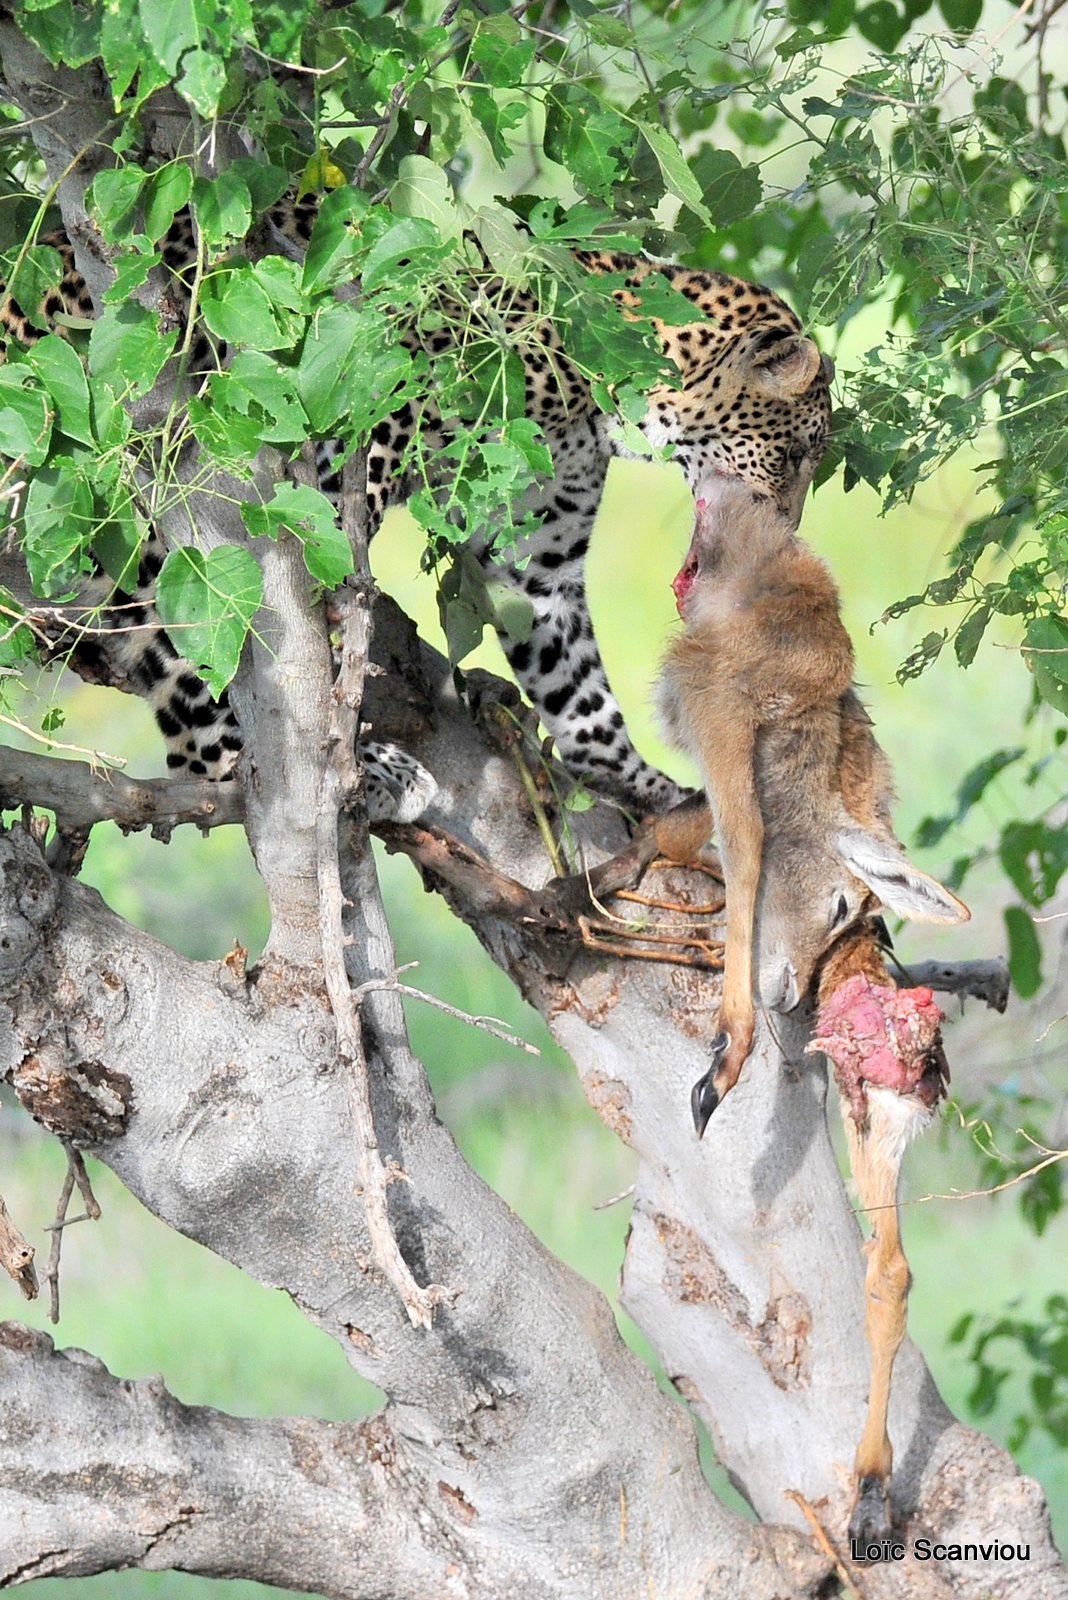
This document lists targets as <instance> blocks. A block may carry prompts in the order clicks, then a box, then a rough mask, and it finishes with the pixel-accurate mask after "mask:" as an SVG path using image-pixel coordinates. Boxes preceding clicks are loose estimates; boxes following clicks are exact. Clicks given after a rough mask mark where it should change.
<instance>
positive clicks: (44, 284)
mask: <svg viewBox="0 0 1068 1600" xmlns="http://www.w3.org/2000/svg"><path fill="white" fill-rule="evenodd" d="M63 271H64V268H63V261H62V258H61V256H60V254H59V251H58V250H53V249H52V248H51V246H49V245H43V244H35V245H31V246H30V248H29V249H28V250H23V251H21V252H20V253H19V255H18V256H17V258H16V262H15V267H14V271H13V272H12V273H11V275H10V277H9V279H8V282H7V293H8V294H9V295H10V296H11V298H12V300H15V301H17V302H18V305H19V308H20V309H21V311H22V312H23V314H24V315H25V316H26V317H27V318H28V319H29V321H30V322H32V323H33V324H34V326H35V327H37V328H47V327H48V325H49V322H48V316H47V314H46V313H45V312H44V310H43V309H42V305H41V303H42V301H43V300H44V299H45V298H46V296H47V295H48V293H49V291H51V290H55V289H57V288H58V286H59V282H60V279H61V278H62V277H63Z"/></svg>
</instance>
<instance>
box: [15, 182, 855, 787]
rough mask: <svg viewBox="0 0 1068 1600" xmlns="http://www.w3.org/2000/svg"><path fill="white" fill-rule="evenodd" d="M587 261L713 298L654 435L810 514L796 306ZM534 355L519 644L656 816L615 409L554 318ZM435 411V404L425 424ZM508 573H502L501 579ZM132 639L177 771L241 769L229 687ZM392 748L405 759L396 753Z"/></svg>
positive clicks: (690, 338) (524, 313)
mask: <svg viewBox="0 0 1068 1600" xmlns="http://www.w3.org/2000/svg"><path fill="white" fill-rule="evenodd" d="M315 215H316V206H315V204H314V203H313V202H310V201H305V202H300V201H296V202H294V201H292V200H289V201H284V202H281V203H280V204H279V205H278V206H276V207H274V208H273V209H272V211H271V213H270V214H269V218H268V221H269V223H270V225H271V228H272V230H273V233H274V234H275V236H276V241H277V246H278V248H279V249H280V250H282V251H285V252H287V253H296V252H299V251H300V249H301V248H302V247H303V244H304V243H305V242H306V241H307V239H308V237H309V236H310V233H311V229H312V226H313V224H314V220H315ZM48 242H49V243H55V244H56V245H57V247H58V248H59V249H60V250H61V253H62V254H63V258H64V263H65V267H66V272H65V276H64V279H63V283H62V285H61V286H60V288H59V290H58V291H56V292H55V294H54V295H50V296H49V298H48V299H47V300H46V302H45V304H44V306H43V310H44V311H45V312H46V314H47V315H48V316H50V317H51V316H52V315H54V314H55V313H56V312H57V311H58V310H60V309H67V310H73V311H75V312H76V313H77V314H79V315H86V314H91V310H92V308H91V304H90V302H89V296H88V292H87V290H86V286H85V284H84V281H83V280H82V279H81V277H80V275H79V274H78V272H77V270H76V267H75V265H74V262H73V253H72V252H71V250H70V246H69V245H68V244H67V242H66V241H65V239H63V238H62V237H61V236H57V237H53V238H50V240H49V241H48ZM163 254H164V260H165V261H166V263H167V265H168V267H169V268H170V269H171V270H172V272H175V273H180V272H181V270H182V269H183V267H185V266H187V265H188V264H189V263H190V261H191V260H192V259H193V258H194V255H195V251H194V241H193V236H192V229H191V225H190V223H189V221H188V218H184V219H178V220H177V221H176V224H175V226H174V228H172V230H171V232H170V234H169V235H168V237H167V239H166V240H165V241H164V246H163ZM578 259H579V260H580V261H581V263H582V264H583V265H584V266H585V267H586V268H587V269H588V270H590V271H591V272H614V273H619V272H623V273H625V274H626V275H627V278H628V284H629V294H626V295H624V296H623V298H633V296H637V297H639V298H640V294H641V282H642V280H643V278H645V277H647V276H648V275H649V274H650V273H660V274H662V275H663V276H664V277H665V278H667V280H668V281H669V283H670V284H671V285H672V287H673V288H674V289H676V290H677V291H678V292H679V293H681V294H682V295H684V296H685V297H686V298H687V299H688V300H690V301H692V303H693V305H694V307H695V317H694V321H693V322H692V323H691V324H688V325H686V326H683V327H675V326H667V325H662V324H658V325H657V326H658V331H659V333H660V336H661V338H662V340H663V345H664V349H665V351H666V352H667V354H668V355H669V356H670V357H671V358H672V360H673V361H674V362H675V363H676V365H677V366H678V368H679V372H680V377H679V381H678V384H677V386H670V385H668V384H664V383H661V384H658V385H656V386H655V387H654V388H653V389H652V390H651V392H650V395H649V409H648V413H647V415H646V418H645V420H644V422H643V423H642V431H643V432H644V433H645V435H646V437H647V438H648V439H649V441H650V443H651V444H652V445H659V444H663V443H667V442H670V443H672V444H673V445H674V456H675V459H676V460H677V461H678V462H679V464H680V466H681V467H682V469H683V471H684V473H685V474H686V476H687V479H688V481H689V482H690V484H691V486H693V485H694V484H696V483H697V482H698V481H699V480H700V479H701V478H702V477H704V476H705V475H706V474H707V473H708V471H709V470H710V469H711V468H712V467H714V466H718V467H721V468H724V469H726V470H729V471H733V472H737V473H738V474H740V475H741V476H742V477H743V478H745V479H746V480H747V481H748V482H750V483H752V484H753V485H754V486H755V487H758V488H761V489H765V490H768V491H770V492H771V493H773V494H774V495H775V496H776V498H777V499H778V500H779V501H780V503H781V504H782V505H783V507H784V508H785V509H786V510H787V511H788V513H789V514H790V515H791V516H792V517H793V518H794V520H797V518H798V517H799V516H800V510H801V505H800V502H801V500H802V499H803V496H804V492H805V489H806V488H807V485H808V483H809V482H810V481H811V476H812V472H813V471H814V469H815V465H816V464H817V462H818V461H819V458H820V456H821V455H822V453H823V450H824V447H825V443H826V437H827V431H828V425H829V421H830V401H829V379H830V376H831V372H832V370H833V369H832V368H831V365H830V363H829V362H828V361H827V360H826V358H821V356H820V354H819V352H818V350H817V349H816V346H815V345H814V343H813V342H812V340H811V339H809V338H807V337H806V336H805V335H804V334H803V332H802V330H801V325H800V323H799V321H798V319H797V317H796V316H795V314H794V313H793V311H791V309H790V307H789V306H788V305H786V303H785V302H784V301H783V300H781V299H780V298H779V296H778V295H777V294H775V293H774V292H773V291H772V290H770V289H768V288H765V287H764V286H763V285H760V284H753V283H748V282H746V281H744V280H742V279H738V278H732V277H729V276H727V275H726V274H723V273H716V272H702V271H694V270H691V269H688V268H684V267H676V266H671V265H668V264H664V263H654V262H650V261H646V260H643V259H638V258H635V257H630V256H621V255H618V254H612V253H607V252H606V253H584V254H581V255H580V256H579V258H578ZM507 317H508V318H510V319H513V320H514V319H524V320H525V321H526V322H527V323H528V325H529V323H530V322H531V320H532V319H535V318H536V317H537V308H536V306H535V305H534V304H533V302H532V301H528V300H524V299H523V298H522V297H519V298H517V297H516V296H515V295H514V294H510V295H509V299H508V307H507ZM0 326H2V327H3V328H4V329H6V331H7V332H8V334H9V335H14V337H15V338H17V339H19V340H20V341H22V342H25V343H32V342H33V340H34V339H36V338H38V337H40V333H39V330H38V329H36V328H35V327H34V326H33V325H32V324H31V323H29V322H28V321H27V319H26V318H25V317H24V316H23V315H22V313H21V311H20V309H19V308H18V307H17V306H16V305H15V304H13V302H12V301H11V300H10V299H8V300H7V301H6V302H4V303H3V305H2V306H0ZM539 346H540V348H539ZM520 358H521V360H522V362H523V367H524V373H525V382H526V402H527V412H528V414H529V415H530V416H531V417H533V418H535V419H536V420H537V421H538V422H539V423H540V424H541V426H542V428H543V430H544V434H545V438H546V442H547V443H548V445H549V447H550V449H551V451H552V457H553V464H554V472H553V476H552V477H551V478H550V479H548V480H547V481H545V482H543V483H540V484H538V485H537V486H536V487H535V488H533V489H532V490H531V491H529V492H528V495H527V497H526V504H525V505H524V506H523V507H522V508H521V509H524V510H530V511H534V512H536V513H538V514H539V516H540V518H541V527H540V528H539V530H538V531H537V532H536V533H535V534H533V535H531V536H530V537H529V538H527V539H526V540H525V541H524V542H523V543H522V544H521V545H520V546H519V548H518V549H517V552H516V559H515V561H514V562H513V563H512V564H511V565H510V566H509V567H508V568H506V569H505V571H504V576H506V577H507V579H508V580H509V581H510V582H512V583H514V584H515V585H516V587H517V588H519V589H521V590H522V591H523V593H524V594H525V595H526V596H527V597H528V598H529V600H530V601H531V602H532V605H533V608H534V627H533V631H532V633H531V635H530V638H529V640H528V641H526V642H525V643H517V642H515V641H511V640H507V639H505V640H504V641H503V643H504V646H505V651H506V654H507V656H508V659H509V661H510V663H511V666H512V668H513V670H514V672H515V674H516V676H517V678H518V679H519V682H520V684H521V685H522V687H523V688H524V690H525V691H526V693H527V694H528V695H529V697H530V699H531V701H532V702H533V704H534V706H535V707H536V708H537V710H538V712H539V714H540V716H541V718H542V720H543V722H544V724H545V726H546V727H547V728H548V729H549V731H550V733H551V734H552V735H553V737H554V739H555V741H556V744H557V748H558V750H559V752H560V755H561V757H562V759H563V761H564V762H565V764H566V765H567V766H568V768H569V769H570V770H571V771H572V772H573V773H574V774H576V775H577V776H583V777H587V778H588V779H589V780H590V782H591V783H592V784H593V785H594V786H595V787H596V788H598V789H599V790H601V791H602V792H606V793H609V794H612V795H614V796H616V797H618V798H620V799H622V800H624V801H625V802H627V803H629V804H630V805H632V806H634V807H636V808H637V809H639V810H647V809H661V808H662V807H664V806H666V805H668V804H670V803H672V802H673V801H674V800H675V799H676V798H677V797H678V790H677V789H676V786H675V785H674V784H673V783H672V782H671V781H670V780H669V779H667V778H665V777H664V776H663V774H661V773H658V772H656V771H654V770H653V769H652V768H651V767H649V766H647V765H646V763H645V762H643V761H642V759H641V757H640V756H639V755H638V754H637V752H636V751H635V750H634V748H633V746H632V745H631V743H630V740H629V738H628V736H627V733H626V729H625V728H624V725H623V717H622V714H621V712H620V710H619V707H618V705H617V703H616V701H615V698H614V697H613V695H612V692H611V689H610V688H609V685H608V681H607V678H606V676H605V672H604V668H603V666H602V663H601V659H600V655H599V652H598V649H597V645H596V641H595V640H594V637H593V631H592V628H591V625H590V619H589V613H588V609H587V605H586V598H585V588H584V578H583V569H584V564H585V556H586V550H587V547H588V543H589V538H590V533H591V530H592V526H593V521H594V517H595V515H596V512H597V507H598V504H599V502H600V498H601V492H602V489H603V486H604V480H605V474H606V472H607V468H608V464H609V461H610V459H611V456H612V455H613V454H614V453H617V452H619V451H620V450H621V446H620V444H619V442H618V440H617V439H616V437H615V436H614V429H613V424H612V421H611V419H609V418H607V417H606V416H605V415H604V414H603V413H602V412H600V411H599V410H598V409H597V407H596V405H595V403H594V401H593V398H592V396H591V394H590V391H589V387H588V385H587V384H586V382H585V380H584V379H583V378H582V376H581V375H580V374H579V372H578V371H577V370H576V368H575V367H574V365H573V364H572V363H571V362H570V361H569V360H568V358H567V356H566V354H565V353H564V351H563V349H562V346H561V344H560V341H559V338H558V336H557V334H556V332H555V330H554V329H553V328H552V327H551V325H549V324H547V323H544V322H543V323H541V325H540V326H539V329H538V334H537V338H536V339H535V340H534V341H529V340H524V341H523V343H522V345H521V347H520ZM427 423H428V419H427V418H426V416H424V417H423V418H422V419H421V424H422V427H423V429H424V433H425V430H426V428H427ZM415 426H416V417H415V414H414V412H413V409H412V407H411V406H410V405H407V404H406V405H403V406H402V407H400V408H399V409H398V411H397V412H396V413H395V414H394V415H393V416H391V417H390V418H388V419H387V420H386V421H384V422H381V423H379V424H378V426H377V427H376V428H375V429H374V433H373V436H372V439H371V442H370V447H369V450H368V481H367V498H368V506H369V511H370V515H371V522H372V531H374V529H376V528H377V526H378V525H379V523H380V522H381V519H382V516H383V514H384V513H385V511H386V510H387V508H388V507H389V506H391V505H393V504H396V503H397V502H399V501H402V500H404V499H405V498H406V497H407V495H408V493H409V492H410V489H411V484H410V482H409V480H408V479H407V478H406V476H405V472H404V467H403V458H404V454H405V450H406V448H407V446H408V444H409V441H410V439H411V437H412V434H413V431H414V429H415ZM318 466H319V473H320V483H321V487H322V488H323V490H324V491H325V492H326V493H327V494H330V495H334V496H336V494H337V493H338V491H339V489H340V474H339V466H340V461H339V451H338V447H337V446H335V445H331V444H323V445H321V446H320V447H319V449H318ZM480 554H484V552H480ZM486 559H487V561H488V558H486ZM160 563H161V553H160V548H159V545H158V543H156V542H152V543H150V545H149V547H148V548H147V549H146V551H145V554H144V558H143V561H142V569H141V573H140V584H139V589H138V593H137V594H136V595H135V596H123V597H121V598H122V599H124V600H126V601H127V602H128V603H129V604H132V605H133V607H134V609H133V611H132V612H131V611H129V610H126V611H124V612H123V613H122V615H123V616H124V617H125V618H126V620H127V621H132V622H144V621H146V620H149V619H150V615H151V613H150V611H149V609H148V607H149V604H150V599H149V595H150V590H151V585H152V583H153V581H154V579H155V576H156V574H157V573H158V571H159V567H160ZM501 575H502V573H501V569H500V568H496V569H495V576H497V577H500V576H501ZM122 650H123V652H124V655H125V657H126V660H125V663H124V665H125V666H126V669H127V672H128V674H129V675H130V676H131V677H132V678H133V679H134V680H135V681H136V682H137V683H138V684H139V685H140V686H141V687H142V688H143V691H144V693H145V694H146V696H147V697H148V698H149V699H150V701H151V702H152V704H153V707H154V709H155V712H156V717H157V721H158V722H159V725H160V728H161V730H162V732H163V735H164V737H165V739H166V741H167V749H168V754H167V763H168V766H169V767H171V768H172V769H175V770H177V769H184V770H186V771H189V772H192V773H194V774H207V775H209V776H214V777H222V776H226V775H228V773H229V772H230V771H231V770H232V767H233V765H234V762H235V760H236V756H237V752H238V751H239V749H240V745H241V738H240V731H239V729H238V727H237V723H236V719H235V718H234V715H233V712H232V711H231V710H230V707H229V705H228V704H227V702H226V700H225V697H224V698H223V700H222V701H221V702H220V703H219V704H216V703H215V702H214V701H213V700H212V699H211V697H210V696H209V694H208V691H207V689H206V687H205V685H204V684H203V683H202V681H201V680H200V679H199V678H198V677H197V676H196V674H195V673H194V672H193V671H192V670H191V669H190V667H189V665H188V664H187V663H186V662H183V661H182V660H181V659H180V657H179V656H178V655H177V652H176V651H175V650H174V649H173V647H172V646H171V644H170V642H169V640H168V639H167V637H166V635H165V634H163V632H162V630H161V631H160V632H159V633H154V632H149V633H144V632H142V633H134V634H130V635H128V636H127V639H126V642H125V643H124V644H123V646H122ZM385 759H386V765H387V768H388V762H389V760H390V759H392V758H390V757H388V756H387V757H386V758H385ZM401 766H402V767H403V763H401ZM423 787H424V788H425V785H424V786H423ZM398 791H399V808H400V809H401V810H402V811H404V812H406V813H408V814H411V813H412V811H413V808H415V807H417V806H418V805H419V804H421V803H422V799H423V798H424V795H423V789H422V788H421V787H420V781H419V780H418V779H417V778H410V775H409V776H408V777H406V776H405V775H404V774H403V773H401V774H400V775H399V776H398V777H397V781H396V782H394V783H393V784H392V794H393V799H394V801H397V800H398Z"/></svg>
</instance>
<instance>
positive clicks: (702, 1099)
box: [690, 1033, 731, 1139]
mask: <svg viewBox="0 0 1068 1600" xmlns="http://www.w3.org/2000/svg"><path fill="white" fill-rule="evenodd" d="M730 1045H731V1036H730V1034H729V1033H717V1034H716V1037H715V1038H714V1039H713V1040H712V1065H711V1066H710V1067H709V1069H708V1071H707V1072H706V1073H705V1075H704V1077H703V1078H698V1080H697V1082H696V1083H695V1084H694V1086H693V1089H692V1090H691V1092H690V1110H691V1111H692V1112H693V1125H694V1127H695V1128H696V1129H697V1137H698V1138H699V1139H701V1138H703V1137H704V1131H705V1129H706V1128H707V1127H708V1124H709V1121H710V1120H711V1117H712V1113H713V1111H715V1109H716V1107H717V1106H718V1105H719V1102H720V1098H721V1096H720V1092H719V1090H718V1089H717V1088H716V1082H715V1079H716V1073H717V1072H718V1071H719V1067H720V1062H721V1061H722V1060H723V1057H724V1055H725V1054H726V1052H727V1051H728V1050H729V1049H730Z"/></svg>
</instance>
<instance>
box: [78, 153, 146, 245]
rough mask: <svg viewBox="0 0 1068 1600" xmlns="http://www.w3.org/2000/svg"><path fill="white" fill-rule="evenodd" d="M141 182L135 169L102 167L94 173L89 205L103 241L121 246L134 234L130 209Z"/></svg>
mask: <svg viewBox="0 0 1068 1600" xmlns="http://www.w3.org/2000/svg"><path fill="white" fill-rule="evenodd" d="M144 181H145V174H144V173H143V172H142V171H141V168H140V167H135V166H128V167H106V168H105V169H104V171H103V172H98V173H97V175H96V177H95V178H94V179H93V188H92V200H91V202H90V204H91V209H92V213H93V216H94V217H95V218H96V220H97V222H98V223H99V224H100V226H101V228H102V229H103V233H104V237H105V239H110V240H111V241H112V242H114V243H120V244H121V243H122V242H123V241H124V240H126V239H128V238H129V237H130V235H131V233H132V232H133V231H134V228H133V220H134V216H133V214H134V207H135V206H136V204H137V200H138V197H139V195H140V193H141V185H142V184H143V183H144ZM154 242H155V241H153V243H154Z"/></svg>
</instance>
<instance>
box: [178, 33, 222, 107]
mask: <svg viewBox="0 0 1068 1600" xmlns="http://www.w3.org/2000/svg"><path fill="white" fill-rule="evenodd" d="M174 87H175V89H176V90H177V92H178V93H179V94H180V95H181V97H182V99H183V100H187V101H188V102H189V104H190V105H191V106H192V107H193V110H194V111H199V112H200V115H201V116H202V117H213V116H214V115H215V113H216V111H217V110H218V108H219V100H220V98H221V96H222V92H223V90H224V89H225V87H226V68H225V67H224V66H223V63H222V62H221V61H220V60H219V57H218V56H217V55H216V54H215V53H214V52H213V51H211V50H199V49H198V50H189V51H187V52H186V54H185V55H184V56H183V57H182V71H181V76H180V77H179V79H178V81H177V83H176V84H175V86H174Z"/></svg>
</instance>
